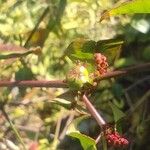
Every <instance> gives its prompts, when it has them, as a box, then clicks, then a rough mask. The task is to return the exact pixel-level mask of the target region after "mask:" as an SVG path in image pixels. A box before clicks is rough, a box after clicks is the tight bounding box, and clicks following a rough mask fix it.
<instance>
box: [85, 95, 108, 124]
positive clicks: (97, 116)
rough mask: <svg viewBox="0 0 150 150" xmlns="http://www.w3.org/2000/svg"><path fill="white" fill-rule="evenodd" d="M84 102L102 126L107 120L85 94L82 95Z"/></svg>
mask: <svg viewBox="0 0 150 150" xmlns="http://www.w3.org/2000/svg"><path fill="white" fill-rule="evenodd" d="M82 100H83V102H84V103H85V105H86V107H87V109H88V110H89V112H90V114H91V115H92V116H93V117H94V118H95V119H96V121H97V123H98V124H99V125H100V127H102V126H103V125H105V124H106V122H105V120H104V119H103V118H102V116H100V114H99V113H98V112H97V110H96V109H95V107H94V106H93V105H92V104H91V102H90V101H89V99H88V98H87V97H86V95H85V94H84V95H83V97H82Z"/></svg>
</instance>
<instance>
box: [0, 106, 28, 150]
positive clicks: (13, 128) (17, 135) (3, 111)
mask: <svg viewBox="0 0 150 150" xmlns="http://www.w3.org/2000/svg"><path fill="white" fill-rule="evenodd" d="M1 111H2V113H3V115H4V116H5V118H6V120H7V121H8V122H9V124H10V127H11V128H12V130H13V132H14V133H15V135H16V137H17V139H18V141H19V142H20V143H21V144H22V146H23V149H24V150H26V147H25V144H24V142H23V140H22V138H21V136H20V134H19V132H18V131H17V129H16V127H15V126H14V124H13V123H12V121H11V119H10V118H9V116H8V114H7V113H6V111H5V109H4V106H3V107H1Z"/></svg>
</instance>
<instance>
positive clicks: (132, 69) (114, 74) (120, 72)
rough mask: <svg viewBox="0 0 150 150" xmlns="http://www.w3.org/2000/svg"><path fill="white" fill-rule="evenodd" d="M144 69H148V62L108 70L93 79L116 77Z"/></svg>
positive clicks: (149, 69) (149, 66)
mask: <svg viewBox="0 0 150 150" xmlns="http://www.w3.org/2000/svg"><path fill="white" fill-rule="evenodd" d="M145 71H150V62H149V63H144V64H140V65H136V66H131V67H128V68H125V69H121V70H116V71H112V72H108V73H106V74H104V75H102V76H100V77H98V78H96V79H95V81H97V82H99V81H101V80H105V79H108V78H112V77H115V78H116V77H121V76H126V75H129V74H135V73H139V72H145Z"/></svg>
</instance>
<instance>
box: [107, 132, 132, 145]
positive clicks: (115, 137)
mask: <svg viewBox="0 0 150 150" xmlns="http://www.w3.org/2000/svg"><path fill="white" fill-rule="evenodd" d="M105 137H106V140H107V142H108V144H109V145H112V146H115V147H124V146H127V145H128V144H129V141H128V140H127V139H125V138H124V137H122V136H120V135H119V134H118V132H114V133H111V134H106V135H105Z"/></svg>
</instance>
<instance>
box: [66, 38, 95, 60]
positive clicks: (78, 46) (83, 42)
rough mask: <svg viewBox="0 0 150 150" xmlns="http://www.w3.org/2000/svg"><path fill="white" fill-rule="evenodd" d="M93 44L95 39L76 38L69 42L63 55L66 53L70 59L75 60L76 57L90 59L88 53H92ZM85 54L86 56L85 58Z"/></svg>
mask: <svg viewBox="0 0 150 150" xmlns="http://www.w3.org/2000/svg"><path fill="white" fill-rule="evenodd" d="M95 45H96V42H95V41H92V40H89V39H84V38H77V39H75V40H74V41H73V42H71V43H70V45H69V46H68V47H67V49H66V51H65V54H64V55H65V56H66V55H67V56H68V57H69V58H71V59H72V60H77V58H78V59H81V60H82V59H84V60H88V59H89V58H90V59H91V55H90V54H93V53H94V50H95ZM84 53H85V56H84ZM86 56H88V58H87V59H86Z"/></svg>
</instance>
